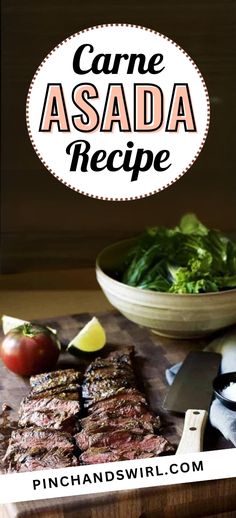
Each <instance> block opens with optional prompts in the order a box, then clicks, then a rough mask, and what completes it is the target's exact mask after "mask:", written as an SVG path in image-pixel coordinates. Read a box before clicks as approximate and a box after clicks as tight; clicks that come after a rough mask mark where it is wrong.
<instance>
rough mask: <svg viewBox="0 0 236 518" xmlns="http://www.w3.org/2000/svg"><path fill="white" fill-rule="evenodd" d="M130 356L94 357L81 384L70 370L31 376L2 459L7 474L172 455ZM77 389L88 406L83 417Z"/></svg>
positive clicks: (128, 350) (128, 352)
mask: <svg viewBox="0 0 236 518" xmlns="http://www.w3.org/2000/svg"><path fill="white" fill-rule="evenodd" d="M133 355H134V348H133V347H126V348H124V349H122V350H121V349H120V350H116V351H113V352H112V353H110V354H109V355H108V356H107V357H106V358H99V357H98V358H96V359H95V360H94V361H93V362H92V363H91V364H90V365H89V366H88V367H87V369H86V371H85V374H84V379H83V383H82V377H81V373H80V372H79V371H76V370H75V369H66V370H64V371H63V370H61V371H54V372H49V373H43V374H40V375H37V376H33V377H31V379H30V384H31V387H32V389H31V392H30V394H29V395H28V396H27V397H25V398H24V399H23V400H22V403H21V405H20V410H19V423H18V424H19V429H18V430H16V431H14V432H13V433H12V435H11V439H10V441H9V446H8V449H7V451H6V454H5V457H4V462H5V465H6V469H7V471H8V472H11V471H16V472H17V471H18V472H23V471H34V470H37V469H48V468H59V467H67V466H74V465H78V464H96V463H100V462H109V461H115V460H129V459H136V458H137V459H138V458H147V457H154V456H157V455H162V454H170V453H173V447H172V446H171V445H170V443H169V442H168V441H167V440H166V439H165V438H164V437H162V436H160V435H156V432H157V430H158V429H159V427H160V419H159V417H158V416H156V415H154V413H153V412H152V411H151V410H150V409H149V407H148V403H147V401H146V398H145V396H144V394H143V393H141V392H140V391H139V390H138V388H137V382H136V376H135V372H134V369H133ZM81 383H82V385H81ZM81 388H82V395H83V398H84V406H85V407H86V408H87V416H86V417H84V418H83V419H80V410H81V404H80V402H81V395H80V394H81ZM79 429H80V432H79V433H76V430H79ZM75 433H76V435H74V434H75Z"/></svg>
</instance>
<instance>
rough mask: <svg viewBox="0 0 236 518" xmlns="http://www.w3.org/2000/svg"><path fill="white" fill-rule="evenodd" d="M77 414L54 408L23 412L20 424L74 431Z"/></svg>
mask: <svg viewBox="0 0 236 518" xmlns="http://www.w3.org/2000/svg"><path fill="white" fill-rule="evenodd" d="M76 421H77V416H76V415H70V416H68V414H67V413H62V412H60V411H59V412H57V411H53V410H45V411H44V412H43V411H35V412H28V413H26V412H25V413H24V414H22V416H21V418H20V419H19V422H18V425H19V426H22V427H27V426H32V425H34V426H37V427H41V428H53V429H55V430H63V431H66V432H70V433H74V432H75V427H76Z"/></svg>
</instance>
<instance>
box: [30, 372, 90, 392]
mask: <svg viewBox="0 0 236 518" xmlns="http://www.w3.org/2000/svg"><path fill="white" fill-rule="evenodd" d="M80 380H81V373H80V372H79V371H76V370H75V369H67V370H64V371H63V370H61V371H53V372H46V373H44V374H38V375H37V376H31V378H30V385H31V387H32V392H33V393H40V392H43V391H45V390H51V389H54V388H59V387H63V386H64V387H68V385H78V384H79V382H80Z"/></svg>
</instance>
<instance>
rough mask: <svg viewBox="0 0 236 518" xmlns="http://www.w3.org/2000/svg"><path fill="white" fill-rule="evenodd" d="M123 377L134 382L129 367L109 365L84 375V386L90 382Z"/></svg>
mask: <svg viewBox="0 0 236 518" xmlns="http://www.w3.org/2000/svg"><path fill="white" fill-rule="evenodd" d="M124 377H127V378H130V379H133V380H134V381H135V378H134V373H133V370H132V369H131V367H129V366H128V365H127V366H126V365H124V366H121V365H116V364H115V365H113V364H112V365H109V366H107V367H104V368H102V369H99V368H98V369H95V370H94V369H92V370H90V372H89V373H88V374H87V375H86V378H85V384H86V385H89V384H90V383H91V382H94V381H100V380H104V379H110V378H112V379H114V378H115V379H116V378H124Z"/></svg>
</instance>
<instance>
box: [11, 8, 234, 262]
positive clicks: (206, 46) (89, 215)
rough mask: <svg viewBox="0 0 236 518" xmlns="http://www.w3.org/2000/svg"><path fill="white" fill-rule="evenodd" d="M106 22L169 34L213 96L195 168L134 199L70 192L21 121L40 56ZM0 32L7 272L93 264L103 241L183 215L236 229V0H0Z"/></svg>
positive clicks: (172, 222) (169, 221) (229, 229)
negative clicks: (109, 199)
mask: <svg viewBox="0 0 236 518" xmlns="http://www.w3.org/2000/svg"><path fill="white" fill-rule="evenodd" d="M107 22H129V23H134V24H140V25H144V26H147V27H151V28H153V29H155V30H157V31H159V32H162V33H164V34H166V35H167V36H169V37H170V38H172V39H174V40H175V41H176V42H177V43H178V44H179V45H181V46H182V47H183V48H184V49H185V50H186V51H187V52H188V53H189V54H190V56H191V57H192V58H193V59H194V60H195V62H196V63H197V65H198V67H199V68H200V70H201V72H202V74H203V76H204V78H205V81H206V84H207V86H208V90H209V94H210V100H211V125H210V131H209V136H208V139H207V142H206V144H205V146H204V149H203V151H202V152H201V154H200V157H199V158H198V160H197V162H196V163H195V164H194V166H193V167H192V169H191V171H189V172H188V173H187V174H186V175H185V176H184V177H183V178H182V179H181V180H179V181H178V182H177V183H176V184H174V185H173V186H172V187H170V188H168V189H166V190H164V191H163V192H161V193H159V194H157V195H154V196H152V197H150V198H146V199H144V200H139V201H136V202H134V201H133V202H132V201H131V202H105V201H104V202H103V201H99V200H98V201H97V200H93V199H90V198H87V197H83V196H81V195H79V194H77V193H75V192H73V191H72V190H70V189H68V188H66V187H65V186H64V185H63V184H61V183H60V182H59V181H57V180H56V179H55V178H54V177H53V176H52V175H50V173H48V172H47V170H46V169H44V167H43V165H42V164H41V162H40V161H39V159H38V158H37V156H36V154H35V153H34V151H33V148H32V146H31V143H30V140H29V138H28V134H27V130H26V125H25V102H26V95H27V90H28V87H29V83H30V81H31V79H32V76H33V74H34V72H35V70H36V69H37V67H38V66H39V64H40V62H41V61H42V60H43V58H44V57H45V56H46V55H47V53H48V52H49V51H50V50H51V49H52V48H53V47H54V46H55V45H57V44H58V43H59V42H60V41H61V40H63V39H65V38H66V37H67V36H68V35H70V34H72V33H74V32H77V31H79V30H80V29H83V28H86V27H89V26H92V25H96V24H99V23H107ZM2 34H3V54H2V55H3V59H2V69H3V70H2V72H3V75H2V77H3V89H2V94H3V100H2V271H3V272H9V271H25V270H29V269H40V268H51V267H52V268H57V267H60V268H61V267H63V268H69V267H75V266H76V267H77V266H83V265H88V264H93V262H94V259H95V256H96V253H97V252H98V251H99V250H100V249H101V248H102V247H103V246H104V245H106V244H109V243H110V242H112V241H116V240H117V239H120V238H123V237H126V236H129V235H132V234H134V233H137V232H138V231H139V230H141V229H143V228H145V226H147V225H154V224H165V225H167V224H170V225H172V224H176V223H177V221H178V219H179V217H180V216H181V214H182V213H184V212H186V211H193V212H196V213H197V214H198V215H199V217H200V218H202V219H203V220H204V221H205V222H206V223H207V224H208V225H212V226H214V227H218V228H221V229H223V230H224V231H227V232H232V231H235V229H236V224H235V221H236V196H235V192H236V175H235V171H234V166H233V162H234V152H235V143H234V140H233V133H234V120H233V108H235V3H234V2H233V1H231V0H224V1H222V0H220V1H219V0H215V1H211V0H207V1H205V0H182V1H177V0H159V1H157V0H145V1H144V0H119V1H115V2H110V1H109V0H100V2H98V1H97V0H96V1H95V0H88V1H86V2H85V1H82V0H68V1H66V0H48V1H44V0H34V1H32V0H3V1H2Z"/></svg>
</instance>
